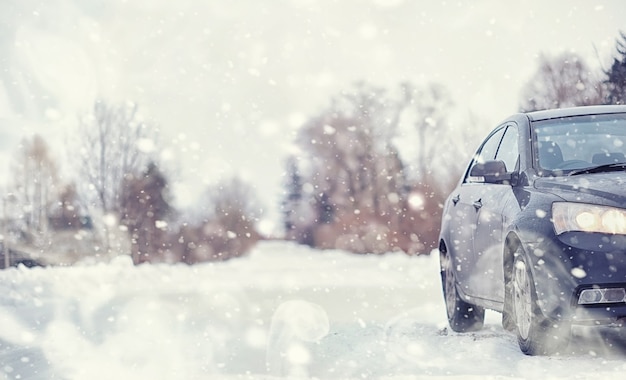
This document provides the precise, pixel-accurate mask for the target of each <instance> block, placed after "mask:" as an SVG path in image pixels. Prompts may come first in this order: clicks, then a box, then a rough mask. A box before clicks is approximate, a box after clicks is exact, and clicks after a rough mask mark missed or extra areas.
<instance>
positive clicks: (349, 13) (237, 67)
mask: <svg viewBox="0 0 626 380" xmlns="http://www.w3.org/2000/svg"><path fill="white" fill-rule="evenodd" d="M625 19H626V3H625V2H624V1H622V0H613V1H608V0H607V1H602V0H584V1H570V0H558V1H549V2H548V1H542V0H532V1H531V0H526V1H515V2H512V1H508V2H504V1H486V0H483V1H480V0H478V1H441V2H435V1H409V0H406V1H403V0H370V1H366V0H342V1H330V0H324V1H313V0H275V1H256V0H233V1H228V2H226V1H218V0H214V1H200V0H198V1H192V0H179V1H176V2H174V1H169V0H141V1H130V0H129V1H127V0H116V1H105V0H88V1H85V0H56V1H48V2H40V1H35V0H24V1H22V0H8V1H6V0H5V1H3V2H0V140H2V141H0V148H2V150H3V151H5V150H7V149H8V150H11V149H12V148H11V141H13V140H15V141H17V140H18V139H19V137H21V136H22V135H24V134H29V133H32V132H34V131H37V132H39V133H42V134H44V135H45V136H47V137H48V138H49V139H50V140H51V141H56V142H64V141H66V140H67V139H68V136H71V134H72V128H75V127H76V118H77V114H78V113H80V112H84V111H85V110H87V109H89V107H90V106H91V105H92V104H93V101H94V99H95V98H96V97H97V96H98V95H100V96H104V97H105V98H106V99H107V100H109V101H111V102H119V101H124V100H132V101H135V102H137V103H138V104H139V106H140V109H141V111H142V113H143V115H144V117H145V118H146V119H148V120H151V121H152V122H153V123H154V124H155V125H158V126H159V128H160V130H161V136H162V140H163V141H162V142H161V143H162V145H163V146H164V151H165V152H167V156H168V157H172V159H171V162H170V165H171V167H172V182H173V185H174V189H175V192H176V194H177V196H178V203H179V204H181V205H187V204H189V203H191V202H193V200H194V199H195V196H196V194H197V193H198V192H199V191H201V190H203V189H204V188H205V187H206V185H207V184H210V183H214V182H215V181H216V180H217V179H219V178H222V177H224V176H228V175H232V174H237V175H240V176H242V177H243V178H244V179H245V180H248V181H250V182H251V183H253V184H254V185H255V186H256V187H257V188H258V190H259V195H260V197H261V200H262V201H263V202H264V203H265V204H266V206H267V207H268V208H269V209H272V210H274V211H272V212H273V213H275V212H276V211H275V210H276V209H277V205H278V203H279V201H280V197H279V191H280V187H279V186H280V184H281V182H280V181H281V178H280V175H281V173H282V171H283V159H284V155H285V153H286V152H287V151H289V149H290V144H291V142H292V138H293V136H294V133H295V131H296V130H297V128H298V127H299V126H300V125H301V123H302V122H303V121H304V120H306V119H307V118H309V117H312V116H315V114H316V113H317V112H318V111H320V110H321V109H323V108H324V107H325V106H326V105H327V104H328V101H329V99H330V97H331V96H335V95H336V94H337V93H338V92H339V91H340V90H341V89H344V88H347V87H349V86H350V85H351V84H352V83H354V82H355V81H358V80H366V81H368V82H370V83H372V84H375V85H380V86H387V87H391V86H395V85H397V84H398V83H400V82H401V81H405V80H410V81H413V82H416V83H424V82H440V83H443V84H444V85H446V86H447V87H448V88H449V90H450V91H451V92H452V94H453V96H454V101H455V102H456V104H457V107H456V108H455V110H453V112H454V113H457V114H460V115H465V114H467V113H468V112H469V111H471V112H472V113H474V114H476V115H477V116H478V117H479V118H480V119H481V120H484V121H485V125H480V126H475V125H461V126H460V127H462V128H478V129H480V130H484V131H485V132H486V131H487V130H489V129H491V128H492V127H493V126H495V125H494V123H496V122H497V121H499V120H500V119H502V118H504V117H505V116H507V115H508V114H510V113H513V112H515V111H516V110H517V104H518V103H519V93H520V89H521V87H522V86H523V85H524V84H525V83H526V81H527V80H528V78H529V77H530V76H531V75H532V73H533V72H534V70H535V69H536V67H537V56H538V55H539V54H540V53H542V52H543V53H547V54H550V55H556V54H558V53H559V52H562V51H566V50H569V51H574V52H576V53H578V54H580V55H581V56H583V57H584V58H585V59H586V60H587V63H588V64H589V65H590V66H592V67H594V68H595V69H597V70H599V66H600V65H604V66H605V67H606V66H608V65H609V63H610V59H611V55H612V54H613V53H614V49H615V40H616V38H617V37H618V35H619V29H620V28H623V29H626V28H624V22H623V20H625ZM596 51H597V53H596ZM16 126H18V127H16ZM58 155H59V156H64V155H65V154H64V153H59V154H58ZM270 215H271V214H270ZM274 216H275V215H274Z"/></svg>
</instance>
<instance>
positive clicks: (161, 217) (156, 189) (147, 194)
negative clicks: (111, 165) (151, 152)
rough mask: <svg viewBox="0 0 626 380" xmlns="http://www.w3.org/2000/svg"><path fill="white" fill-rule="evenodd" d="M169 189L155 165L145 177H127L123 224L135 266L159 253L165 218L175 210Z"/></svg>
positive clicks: (122, 205)
mask: <svg viewBox="0 0 626 380" xmlns="http://www.w3.org/2000/svg"><path fill="white" fill-rule="evenodd" d="M167 188H168V183H167V179H166V178H165V176H164V175H163V173H162V172H161V171H160V170H159V168H158V166H157V165H156V164H154V163H150V164H149V165H148V168H147V169H146V171H145V172H144V173H143V174H142V175H140V176H133V175H127V176H126V177H125V178H124V181H123V182H122V191H121V209H120V213H121V217H120V220H121V222H122V224H123V225H125V226H126V227H127V228H128V232H129V233H130V235H131V242H132V254H133V262H134V263H135V264H139V263H142V262H145V261H148V260H149V258H150V255H151V254H157V253H160V250H161V247H162V244H163V242H164V238H165V234H164V231H163V230H164V227H165V226H166V224H165V223H164V222H165V218H166V217H167V216H168V215H169V213H170V212H171V210H172V209H171V207H170V205H169V202H168V196H167V193H166V191H167Z"/></svg>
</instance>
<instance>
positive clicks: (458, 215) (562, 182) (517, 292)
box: [439, 105, 626, 355]
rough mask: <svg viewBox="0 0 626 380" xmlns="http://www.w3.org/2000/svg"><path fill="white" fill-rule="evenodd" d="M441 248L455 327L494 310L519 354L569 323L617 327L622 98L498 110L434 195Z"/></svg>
mask: <svg viewBox="0 0 626 380" xmlns="http://www.w3.org/2000/svg"><path fill="white" fill-rule="evenodd" d="M439 256H440V267H441V281H442V288H443V295H444V299H445V304H446V311H447V317H448V322H449V325H450V327H451V329H452V330H454V331H456V332H468V331H476V330H479V329H481V328H482V327H483V325H484V319H485V310H486V309H489V310H495V311H497V312H500V313H502V325H503V327H504V328H505V329H507V330H509V331H511V332H514V333H515V334H516V335H517V341H518V344H519V347H520V349H521V351H522V352H523V353H525V354H527V355H552V354H557V353H564V350H565V349H566V347H567V345H568V342H569V341H570V337H571V333H572V328H573V326H576V325H591V326H594V325H609V326H615V327H617V328H620V327H621V326H623V324H624V322H625V321H626V106H624V105H612V106H609V105H607V106H585V107H572V108H563V109H554V110H545V111H534V112H525V113H518V114H514V115H512V116H510V117H508V118H506V119H504V120H503V121H502V122H501V123H500V124H499V125H498V127H496V128H495V129H494V130H493V131H492V132H491V133H490V134H489V135H488V136H487V137H486V139H485V140H484V141H483V142H482V144H480V145H479V148H478V149H477V151H476V153H475V155H474V156H473V157H472V159H471V160H470V162H469V165H468V166H467V168H466V170H465V172H464V173H463V175H462V176H461V178H460V180H459V182H458V184H457V185H456V187H455V188H454V190H453V191H452V192H451V193H450V195H449V196H448V198H447V199H446V202H445V204H444V205H443V214H442V220H441V230H440V234H439ZM622 329H623V327H622Z"/></svg>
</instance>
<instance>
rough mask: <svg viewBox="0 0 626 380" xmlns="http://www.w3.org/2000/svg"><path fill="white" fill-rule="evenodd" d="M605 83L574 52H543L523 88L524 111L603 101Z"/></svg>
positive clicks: (600, 102)
mask: <svg viewBox="0 0 626 380" xmlns="http://www.w3.org/2000/svg"><path fill="white" fill-rule="evenodd" d="M605 87H606V86H605V85H604V84H603V83H602V81H601V80H600V79H599V78H598V77H597V76H596V75H595V74H594V73H593V72H591V71H590V70H589V68H588V67H587V64H585V62H584V60H583V59H582V58H581V57H580V56H578V55H577V54H575V53H562V54H560V55H558V56H556V57H554V58H550V57H547V56H546V55H541V56H540V57H539V67H538V69H537V71H536V72H535V74H534V75H533V76H532V77H531V78H530V80H529V81H528V83H527V84H526V86H524V88H523V91H522V97H523V99H522V102H521V104H520V109H521V110H522V111H536V110H542V109H550V108H563V107H573V106H585V105H594V104H602V102H603V100H604V98H605V96H604V93H605V92H606V88H605Z"/></svg>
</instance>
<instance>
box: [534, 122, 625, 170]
mask: <svg viewBox="0 0 626 380" xmlns="http://www.w3.org/2000/svg"><path fill="white" fill-rule="evenodd" d="M532 126H533V130H534V136H535V139H536V144H534V149H535V154H534V157H535V165H537V167H538V168H539V172H540V174H541V175H547V176H554V175H568V174H575V173H580V172H588V169H594V171H598V170H597V168H603V167H604V168H607V169H606V170H615V168H616V165H615V164H622V163H626V114H607V115H591V116H589V115H587V116H575V117H565V118H559V119H551V120H542V121H537V122H534V123H533V124H532ZM618 167H619V168H621V170H623V169H624V167H623V166H619V165H618ZM599 171H602V170H599Z"/></svg>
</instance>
